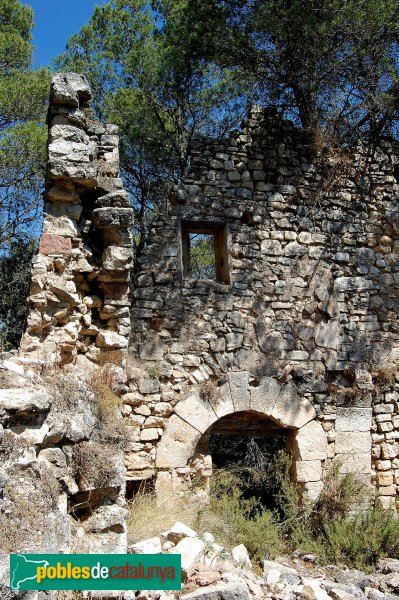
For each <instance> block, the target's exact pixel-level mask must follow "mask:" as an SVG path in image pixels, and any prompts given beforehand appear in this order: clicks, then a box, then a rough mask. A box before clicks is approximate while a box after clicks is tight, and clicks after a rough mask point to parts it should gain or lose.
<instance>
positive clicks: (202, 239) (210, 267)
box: [189, 233, 216, 279]
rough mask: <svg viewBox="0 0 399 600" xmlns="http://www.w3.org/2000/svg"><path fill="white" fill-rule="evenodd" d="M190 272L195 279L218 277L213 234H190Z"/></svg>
mask: <svg viewBox="0 0 399 600" xmlns="http://www.w3.org/2000/svg"><path fill="white" fill-rule="evenodd" d="M189 235H190V249H189V274H190V277H192V278H193V279H216V270H215V239H214V236H213V235H204V234H195V233H194V234H189Z"/></svg>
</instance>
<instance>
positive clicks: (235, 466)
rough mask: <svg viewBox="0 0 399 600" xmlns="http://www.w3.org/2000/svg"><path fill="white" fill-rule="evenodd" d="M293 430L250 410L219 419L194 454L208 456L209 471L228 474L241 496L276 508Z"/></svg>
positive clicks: (267, 506) (201, 440)
mask: <svg viewBox="0 0 399 600" xmlns="http://www.w3.org/2000/svg"><path fill="white" fill-rule="evenodd" d="M292 438H293V430H292V429H284V428H283V427H281V426H279V425H278V424H277V423H275V422H274V421H272V420H271V419H269V418H268V417H265V415H263V414H262V413H257V412H254V411H240V412H236V413H233V414H231V415H226V416H225V417H222V418H221V419H219V420H218V421H216V423H214V425H212V427H210V428H209V430H208V431H207V432H205V434H204V435H203V436H202V438H201V439H200V441H199V443H198V445H197V449H196V454H197V456H198V455H203V456H209V457H210V459H211V464H212V469H213V470H215V469H217V470H221V469H222V470H223V471H225V470H228V471H231V472H232V473H233V474H234V475H235V477H236V480H237V482H239V484H240V489H241V490H242V493H243V497H244V498H249V497H251V496H253V497H256V498H258V499H260V501H261V502H262V504H263V506H265V507H266V508H269V509H275V508H276V502H275V499H276V495H277V493H278V487H279V482H280V475H281V472H277V471H281V470H282V469H283V467H284V465H283V462H284V460H285V458H286V460H287V462H288V456H289V451H290V449H291V448H292Z"/></svg>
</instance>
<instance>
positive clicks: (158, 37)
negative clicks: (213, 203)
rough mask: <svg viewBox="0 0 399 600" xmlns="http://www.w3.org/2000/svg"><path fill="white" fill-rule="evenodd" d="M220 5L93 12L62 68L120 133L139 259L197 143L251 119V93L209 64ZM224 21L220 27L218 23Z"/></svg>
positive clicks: (126, 3) (140, 2)
mask: <svg viewBox="0 0 399 600" xmlns="http://www.w3.org/2000/svg"><path fill="white" fill-rule="evenodd" d="M212 6H213V3H212V2H210V1H209V0H207V1H206V2H203V3H202V2H201V3H196V6H195V11H194V12H192V11H191V8H192V7H191V5H190V3H189V2H188V1H187V0H179V1H170V0H160V1H157V2H154V3H153V4H151V3H150V2H147V1H146V0H115V1H114V2H108V3H106V4H104V5H102V6H96V7H95V9H94V11H93V14H92V16H91V18H90V20H89V22H88V24H87V25H86V26H84V27H83V28H82V29H81V30H80V32H79V33H78V34H77V35H74V36H73V37H72V38H71V39H70V40H69V42H68V44H67V52H66V53H65V54H64V55H63V56H61V57H60V58H59V59H57V62H56V65H57V68H60V69H64V70H77V71H80V72H84V73H86V74H87V75H88V77H89V80H90V82H91V84H92V87H93V90H94V93H95V100H94V108H95V110H96V112H97V114H98V115H99V116H100V117H101V118H106V119H107V120H108V121H110V122H114V123H116V124H118V125H119V126H120V131H121V167H122V174H123V177H124V180H125V184H126V186H127V188H128V190H129V191H130V193H131V196H132V200H133V207H134V208H135V211H136V219H135V222H136V227H137V229H138V232H139V235H137V236H136V238H135V241H136V245H137V251H138V252H140V249H141V247H142V245H143V243H144V242H145V235H146V231H147V229H148V226H149V223H150V222H151V221H152V219H153V218H154V217H156V216H157V215H158V214H159V212H160V211H163V210H164V209H165V206H166V204H167V199H168V197H169V195H170V191H171V187H172V186H173V185H174V184H175V183H178V182H179V181H180V179H181V177H182V176H183V175H184V173H185V172H186V169H187V166H188V152H187V149H188V146H189V144H190V142H191V141H192V140H193V138H194V137H195V136H197V135H199V134H200V135H216V136H222V135H224V134H225V133H226V132H227V131H228V130H229V129H230V128H231V127H233V126H235V125H236V124H237V123H238V122H239V121H240V120H241V118H242V116H243V114H244V113H245V103H246V92H247V84H246V82H244V80H242V81H239V80H237V78H236V77H235V74H234V71H233V70H231V69H228V68H222V67H220V66H219V65H217V64H216V62H215V61H211V60H209V56H210V54H211V53H212V52H213V49H214V41H215V39H214V36H213V33H212V28H209V24H210V22H211V21H210V19H211V15H213V12H212ZM219 21H220V19H219Z"/></svg>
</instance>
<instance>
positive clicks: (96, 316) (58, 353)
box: [21, 73, 133, 364]
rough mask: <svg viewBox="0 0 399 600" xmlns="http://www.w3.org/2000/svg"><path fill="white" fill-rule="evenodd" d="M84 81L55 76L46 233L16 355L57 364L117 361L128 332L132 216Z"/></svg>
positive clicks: (113, 145)
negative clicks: (90, 108)
mask: <svg viewBox="0 0 399 600" xmlns="http://www.w3.org/2000/svg"><path fill="white" fill-rule="evenodd" d="M90 96H91V93H90V89H89V86H88V82H87V80H86V79H85V77H83V76H80V75H76V74H74V73H64V74H59V75H56V76H55V77H54V78H53V80H52V84H51V97H50V108H49V113H48V125H49V143H48V163H47V178H46V191H45V196H44V198H45V203H44V221H43V230H42V235H41V238H40V245H39V252H38V255H37V256H36V258H35V259H34V263H33V269H32V283H31V291H30V297H29V300H28V302H29V311H28V318H27V328H26V333H25V335H24V337H23V340H22V344H21V352H22V353H26V354H28V355H29V356H30V357H32V356H36V357H37V358H40V359H41V360H44V361H46V362H49V363H51V364H53V363H62V364H64V363H71V362H75V361H76V358H77V356H78V355H80V356H82V355H85V356H86V357H87V358H90V360H92V361H94V362H113V363H116V364H122V363H123V361H124V358H125V354H126V348H127V343H128V342H127V338H128V336H129V333H130V320H129V300H128V280H129V269H130V266H131V260H132V246H131V235H130V230H129V228H130V227H131V225H132V222H133V210H132V208H131V205H130V199H129V195H128V194H127V193H126V192H125V191H124V189H123V186H122V182H121V180H120V179H119V177H118V174H119V155H118V141H119V138H118V135H117V133H118V129H117V127H116V126H115V125H105V126H103V125H101V124H100V123H98V122H97V121H93V120H92V119H91V118H90V116H89V115H90V112H89V111H88V102H89V99H90Z"/></svg>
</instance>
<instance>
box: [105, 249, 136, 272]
mask: <svg viewBox="0 0 399 600" xmlns="http://www.w3.org/2000/svg"><path fill="white" fill-rule="evenodd" d="M132 260H133V253H132V250H131V248H120V247H119V246H107V248H105V250H104V252H103V255H102V263H103V268H104V269H106V270H107V271H125V270H126V269H129V268H130V267H131V265H132Z"/></svg>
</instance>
